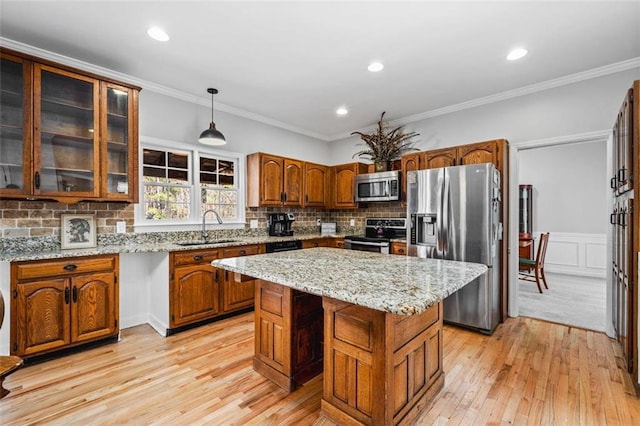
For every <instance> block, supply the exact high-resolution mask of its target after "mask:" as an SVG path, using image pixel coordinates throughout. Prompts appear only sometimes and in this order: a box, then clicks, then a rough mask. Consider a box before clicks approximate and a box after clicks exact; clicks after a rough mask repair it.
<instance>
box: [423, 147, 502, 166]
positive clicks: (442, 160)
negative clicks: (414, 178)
mask: <svg viewBox="0 0 640 426" xmlns="http://www.w3.org/2000/svg"><path fill="white" fill-rule="evenodd" d="M501 145H502V140H491V141H485V142H477V143H472V144H468V145H460V146H454V147H451V148H443V149H436V150H433V151H426V158H425V162H424V166H422V167H421V168H422V169H435V168H438V167H450V166H462V165H466V164H480V163H493V164H495V165H496V167H497V168H498V169H500V168H501V167H502V163H503V159H502V156H501V148H502V147H501Z"/></svg>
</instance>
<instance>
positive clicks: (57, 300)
mask: <svg viewBox="0 0 640 426" xmlns="http://www.w3.org/2000/svg"><path fill="white" fill-rule="evenodd" d="M16 289H17V292H18V297H17V298H14V299H12V305H11V312H12V313H14V314H15V320H14V322H13V324H12V328H11V332H12V340H13V343H14V345H15V346H14V345H12V346H14V347H13V348H12V354H14V355H19V356H24V355H30V354H34V353H37V352H41V351H47V350H50V349H55V348H58V347H61V346H64V345H66V344H68V343H70V341H71V335H70V324H69V310H70V300H69V298H70V294H69V286H68V285H67V280H66V279H64V278H60V279H52V280H41V281H36V282H31V283H23V284H17V285H16ZM14 336H15V337H14ZM14 348H15V350H14Z"/></svg>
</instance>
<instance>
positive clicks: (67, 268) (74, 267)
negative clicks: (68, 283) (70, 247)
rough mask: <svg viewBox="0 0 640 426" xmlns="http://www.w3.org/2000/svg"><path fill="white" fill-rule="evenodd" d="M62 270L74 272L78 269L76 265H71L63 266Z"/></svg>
mask: <svg viewBox="0 0 640 426" xmlns="http://www.w3.org/2000/svg"><path fill="white" fill-rule="evenodd" d="M63 269H64V270H65V271H75V270H76V269H78V267H77V266H76V265H74V264H73V263H71V264H69V265H65V266H64V268H63Z"/></svg>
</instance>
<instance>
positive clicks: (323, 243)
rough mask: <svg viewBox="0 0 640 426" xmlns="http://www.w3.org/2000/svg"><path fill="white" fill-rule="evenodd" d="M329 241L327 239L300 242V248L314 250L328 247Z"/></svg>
mask: <svg viewBox="0 0 640 426" xmlns="http://www.w3.org/2000/svg"><path fill="white" fill-rule="evenodd" d="M329 246H330V241H329V238H312V239H310V240H303V241H302V248H303V249H308V248H314V247H329Z"/></svg>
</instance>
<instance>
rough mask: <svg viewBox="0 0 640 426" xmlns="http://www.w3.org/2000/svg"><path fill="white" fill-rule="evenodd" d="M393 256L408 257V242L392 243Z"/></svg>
mask: <svg viewBox="0 0 640 426" xmlns="http://www.w3.org/2000/svg"><path fill="white" fill-rule="evenodd" d="M391 254H399V255H401V256H406V255H407V243H406V242H399V241H393V242H392V243H391Z"/></svg>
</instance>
